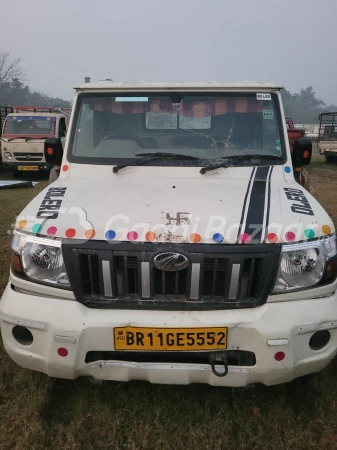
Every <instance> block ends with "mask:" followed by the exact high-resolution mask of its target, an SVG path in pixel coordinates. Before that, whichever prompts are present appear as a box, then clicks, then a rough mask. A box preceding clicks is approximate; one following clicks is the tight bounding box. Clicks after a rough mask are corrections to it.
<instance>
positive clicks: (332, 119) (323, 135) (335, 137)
mask: <svg viewBox="0 0 337 450" xmlns="http://www.w3.org/2000/svg"><path fill="white" fill-rule="evenodd" d="M318 150H319V153H320V154H321V155H324V156H325V160H326V162H332V161H337V112H329V113H322V114H320V115H319V134H318Z"/></svg>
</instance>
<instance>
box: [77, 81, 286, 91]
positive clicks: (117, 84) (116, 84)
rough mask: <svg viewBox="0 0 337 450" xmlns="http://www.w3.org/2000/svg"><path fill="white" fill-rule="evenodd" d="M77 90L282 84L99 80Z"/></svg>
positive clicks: (260, 87) (220, 88)
mask: <svg viewBox="0 0 337 450" xmlns="http://www.w3.org/2000/svg"><path fill="white" fill-rule="evenodd" d="M75 89H76V90H77V91H80V90H93V91H95V90H108V91H109V90H113V91H114V90H115V91H138V90H147V91H149V90H151V91H158V90H160V91H170V90H183V91H204V90H210V89H211V90H214V91H227V90H234V91H235V90H261V91H270V90H279V89H282V86H276V85H275V84H271V83H264V82H260V81H241V82H235V83H225V82H222V81H202V82H185V81H170V82H163V81H160V82H153V81H148V82H146V81H137V82H129V81H126V82H122V81H99V82H97V83H84V84H81V85H80V86H77V87H75Z"/></svg>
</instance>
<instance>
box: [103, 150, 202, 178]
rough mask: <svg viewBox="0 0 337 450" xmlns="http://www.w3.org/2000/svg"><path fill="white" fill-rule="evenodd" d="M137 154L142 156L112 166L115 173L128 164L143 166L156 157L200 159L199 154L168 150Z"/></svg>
mask: <svg viewBox="0 0 337 450" xmlns="http://www.w3.org/2000/svg"><path fill="white" fill-rule="evenodd" d="M135 156H142V158H140V159H134V160H133V161H130V162H129V163H126V164H118V165H117V166H114V167H113V168H112V171H113V173H118V171H119V170H121V169H124V167H128V166H133V165H137V166H141V165H143V164H146V163H148V162H150V161H153V160H155V159H160V158H167V159H199V158H198V157H197V156H192V155H182V154H180V153H166V152H154V153H137V154H136V155H135Z"/></svg>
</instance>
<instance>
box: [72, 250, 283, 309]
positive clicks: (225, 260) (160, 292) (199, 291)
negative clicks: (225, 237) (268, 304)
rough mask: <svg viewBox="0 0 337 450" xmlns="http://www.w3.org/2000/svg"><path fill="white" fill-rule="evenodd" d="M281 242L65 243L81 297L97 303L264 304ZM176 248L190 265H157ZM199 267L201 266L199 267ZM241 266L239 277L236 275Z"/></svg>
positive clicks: (128, 305) (223, 306)
mask: <svg viewBox="0 0 337 450" xmlns="http://www.w3.org/2000/svg"><path fill="white" fill-rule="evenodd" d="M280 250H281V246H280V245H270V244H262V245H232V246H225V245H198V244H196V245H190V244H185V245H180V246H174V245H171V244H161V245H160V244H158V245H157V244H130V243H120V244H114V245H113V246H111V245H109V244H107V243H105V242H95V241H90V242H87V243H86V244H78V245H76V244H74V243H65V244H64V245H63V254H64V259H65V264H66V266H67V272H68V274H69V278H70V282H71V285H72V288H73V290H74V293H75V296H76V299H77V300H78V301H80V302H82V303H84V304H85V305H87V306H88V307H92V308H130V309H142V308H144V309H155V308H161V309H194V310H198V309H226V308H243V307H246V308H247V307H254V306H259V305H261V304H263V303H264V302H265V301H266V299H267V297H268V295H269V293H270V290H271V288H272V286H273V284H274V281H275V277H276V272H277V268H278V262H279V256H280ZM165 251H177V252H180V253H183V254H184V255H185V256H187V257H188V259H189V261H190V264H189V265H188V267H187V268H185V269H183V270H180V271H177V272H165V271H162V270H159V269H157V268H155V267H154V265H153V262H152V261H153V257H154V256H155V255H156V254H158V253H161V252H165ZM194 269H196V270H194ZM235 269H236V278H235V274H234V272H235Z"/></svg>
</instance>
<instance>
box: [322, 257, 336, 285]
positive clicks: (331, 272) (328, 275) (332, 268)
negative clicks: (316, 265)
mask: <svg viewBox="0 0 337 450" xmlns="http://www.w3.org/2000/svg"><path fill="white" fill-rule="evenodd" d="M336 273H337V263H336V260H335V259H333V260H332V261H328V263H327V265H326V268H325V273H324V277H323V280H324V281H330V280H333V279H334V278H335V276H336Z"/></svg>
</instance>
